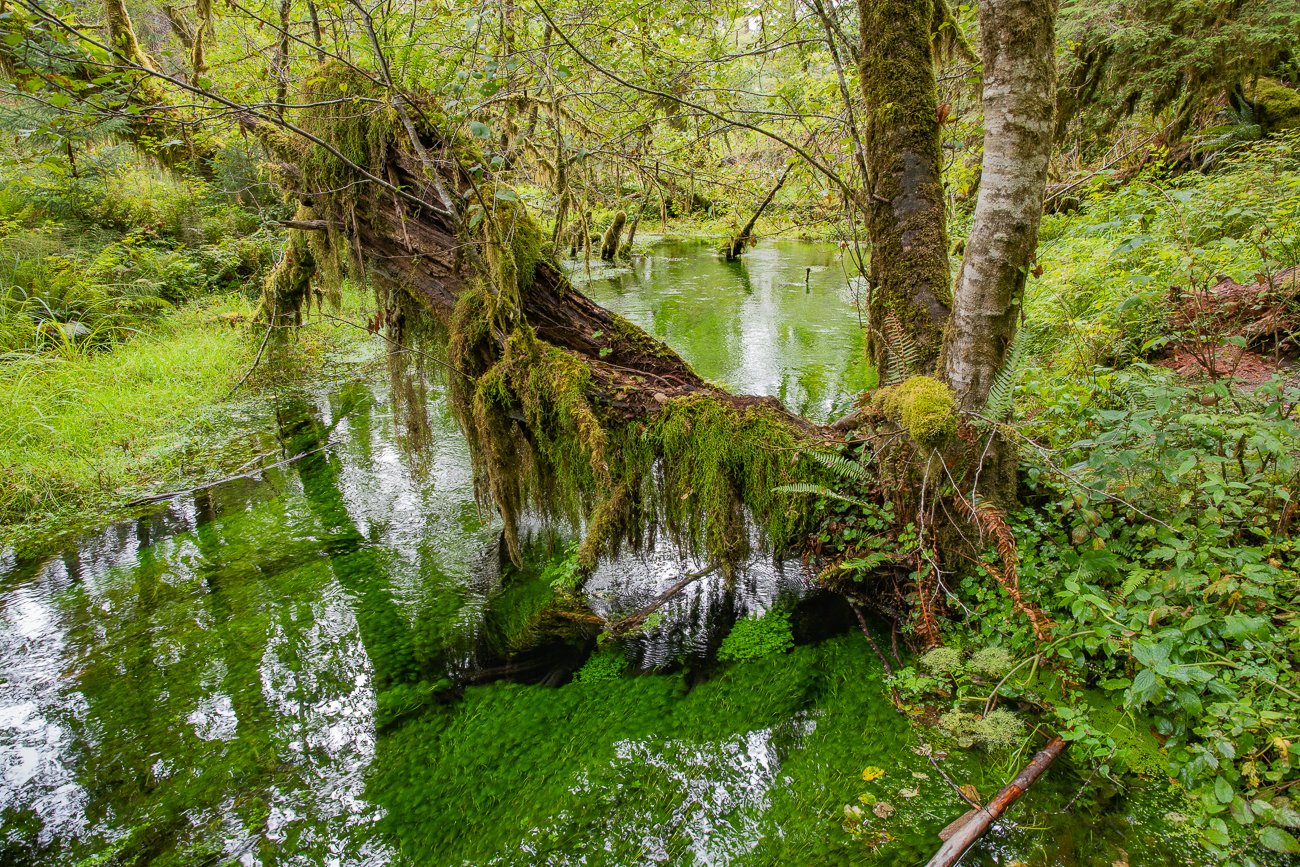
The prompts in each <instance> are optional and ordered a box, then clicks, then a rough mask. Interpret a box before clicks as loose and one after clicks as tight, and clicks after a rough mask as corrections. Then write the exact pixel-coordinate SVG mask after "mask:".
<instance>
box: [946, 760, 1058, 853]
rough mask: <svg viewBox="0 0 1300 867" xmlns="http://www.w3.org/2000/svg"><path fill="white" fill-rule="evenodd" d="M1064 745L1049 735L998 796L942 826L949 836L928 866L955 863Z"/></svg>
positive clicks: (1045, 767) (1021, 793)
mask: <svg viewBox="0 0 1300 867" xmlns="http://www.w3.org/2000/svg"><path fill="white" fill-rule="evenodd" d="M1065 746H1066V743H1065V741H1064V740H1063V739H1062V738H1060V737H1054V738H1052V739H1051V741H1049V742H1048V744H1047V746H1045V747H1043V749H1042V750H1041V751H1039V753H1038V754H1037V755H1036V756H1034V758H1033V759H1032V760H1031V761H1030V762H1029V764H1027V765H1025V766H1024V767H1023V768H1022V769H1021V770H1020V773H1018V774H1016V778H1015V779H1014V780H1012V781H1011V782H1010V784H1008V785H1007V786H1006V787H1005V788H1003V789H1002V791H1000V792H998V794H997V797H995V798H994V799H993V800H991V801H989V802H988V804H987V805H985V806H984V807H981V808H980V809H979V810H972V811H971V813H973V814H974V815H971V813H968V814H967V815H966V816H963V817H962V818H961V819H958V820H957V822H954V823H953V824H952V825H949V826H948V827H947V828H945V829H944V830H945V831H949V830H951V831H952V833H951V836H949V837H948V838H947V840H946V842H945V843H944V844H943V846H942V847H940V849H939V851H938V852H936V853H935V855H934V857H933V858H931V859H930V863H929V864H928V865H927V867H952V865H954V864H956V863H957V861H958V860H959V859H960V858H961V856H962V855H963V854H964V853H965V852H966V850H967V849H969V848H970V847H971V844H973V843H974V842H975V841H976V840H978V839H979V838H980V836H981V835H982V834H983V833H984V832H985V831H987V830H988V827H989V825H992V824H993V823H994V822H995V821H996V820H997V818H998V817H999V816H1001V815H1002V814H1003V813H1005V812H1006V811H1007V808H1008V807H1010V806H1011V805H1012V804H1014V803H1015V802H1016V799H1017V798H1019V797H1020V796H1021V795H1023V794H1024V793H1025V790H1026V789H1028V788H1029V787H1030V786H1031V785H1033V782H1034V780H1036V779H1038V778H1039V777H1040V776H1041V775H1042V773H1043V771H1045V770H1047V767H1048V765H1050V764H1051V763H1052V762H1054V761H1056V758H1057V756H1059V755H1060V754H1061V753H1062V752H1064V751H1065ZM963 820H964V821H963ZM954 826H956V827H954Z"/></svg>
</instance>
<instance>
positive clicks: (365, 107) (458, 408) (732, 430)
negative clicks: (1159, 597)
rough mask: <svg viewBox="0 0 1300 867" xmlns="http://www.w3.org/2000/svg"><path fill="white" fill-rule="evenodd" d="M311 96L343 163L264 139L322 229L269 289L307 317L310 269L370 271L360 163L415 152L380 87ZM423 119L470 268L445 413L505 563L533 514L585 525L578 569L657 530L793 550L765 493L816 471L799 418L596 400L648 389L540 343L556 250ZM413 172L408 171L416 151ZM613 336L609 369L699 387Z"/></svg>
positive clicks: (451, 333)
mask: <svg viewBox="0 0 1300 867" xmlns="http://www.w3.org/2000/svg"><path fill="white" fill-rule="evenodd" d="M301 100H302V101H303V107H302V109H301V110H300V118H299V123H300V124H301V125H302V126H303V127H304V128H306V129H307V130H308V131H310V132H311V133H312V134H314V135H315V136H317V137H319V138H320V139H321V140H323V141H326V142H329V143H330V145H331V147H332V148H333V149H335V150H337V152H338V154H339V155H341V158H340V156H338V155H335V154H334V153H331V151H330V150H329V149H327V148H324V147H321V146H320V145H317V144H314V143H312V144H301V143H299V142H294V141H291V140H287V139H284V138H283V137H281V136H280V135H279V134H278V133H275V132H274V131H266V132H265V133H263V132H261V131H259V135H264V138H265V140H266V142H267V145H268V147H269V148H270V149H271V150H272V152H273V153H275V154H276V155H277V156H278V157H279V158H280V159H281V160H283V164H282V166H281V168H280V169H278V170H279V171H281V172H282V173H284V174H285V178H284V180H285V186H286V188H287V189H292V190H294V191H295V193H296V195H297V196H298V197H299V199H298V200H299V204H300V207H299V210H298V215H297V219H298V220H300V221H312V220H314V221H317V224H318V225H322V226H324V227H326V228H324V229H320V230H316V229H312V230H308V229H302V230H294V231H293V232H291V235H290V240H289V246H288V252H289V254H291V255H286V258H285V262H284V263H282V267H281V268H280V269H277V272H276V274H275V275H273V278H272V280H271V281H270V282H269V283H268V287H267V298H268V299H269V301H270V307H272V308H273V309H275V310H276V311H277V312H276V315H277V316H283V315H286V312H287V311H292V315H294V316H297V315H298V310H299V309H300V306H301V304H302V303H304V301H305V299H306V298H307V297H309V292H310V288H311V276H312V273H313V272H315V271H317V270H319V272H320V274H321V276H322V278H323V281H324V282H325V283H326V284H334V283H336V282H337V281H339V280H341V279H342V278H343V276H345V275H348V276H353V277H359V276H361V275H362V274H363V273H364V268H365V263H364V262H362V261H360V255H361V251H360V250H359V249H358V248H359V247H360V242H359V240H358V238H359V237H360V235H361V233H360V231H359V223H360V225H361V226H364V225H366V222H365V221H367V220H373V219H374V207H373V202H372V201H371V200H370V199H369V198H365V197H367V196H370V195H372V194H373V192H374V190H373V185H372V184H371V183H370V182H368V181H366V179H365V177H364V176H363V175H362V173H361V172H360V171H359V170H358V169H357V168H354V167H353V165H352V164H355V165H357V166H361V167H364V169H365V172H367V173H370V174H373V175H375V176H378V177H391V176H392V168H393V163H394V162H398V161H399V160H398V157H399V151H404V150H405V149H406V148H409V147H410V145H409V137H408V134H407V131H406V128H405V125H404V124H403V122H402V120H401V118H400V117H399V116H398V115H397V113H396V111H395V109H394V108H393V107H392V105H391V103H390V102H389V100H388V96H387V94H386V93H385V91H384V89H383V88H382V87H381V86H379V85H377V84H376V83H374V82H373V81H370V80H368V79H366V78H365V77H363V76H359V75H358V74H357V73H356V72H355V71H354V70H351V69H349V68H347V67H346V66H344V65H342V64H338V63H328V64H325V65H324V66H322V67H321V68H320V69H318V70H317V71H316V72H315V73H313V74H312V75H311V76H310V77H309V80H308V82H307V84H306V85H305V86H304V88H303V91H302V93H301ZM421 123H423V124H425V126H421V127H418V129H417V134H419V135H421V136H427V139H426V146H429V147H432V145H431V144H429V143H436V144H437V145H438V147H439V148H440V150H441V152H442V153H444V154H446V153H449V154H450V155H451V156H452V158H453V159H456V160H459V161H461V162H462V166H463V167H464V170H463V171H462V172H461V173H460V174H459V175H456V174H455V173H454V172H453V173H451V174H450V175H447V176H445V177H444V180H450V181H454V183H455V184H456V191H457V192H458V193H459V194H460V195H461V196H462V199H461V205H460V206H458V207H457V208H456V210H457V211H461V210H462V209H464V212H463V213H462V214H461V219H462V222H460V224H459V227H458V231H459V233H460V234H459V236H458V237H457V242H458V244H459V246H460V248H461V249H463V250H465V251H469V252H466V253H465V254H464V259H462V260H458V264H457V265H456V266H455V267H457V268H462V267H463V268H464V270H460V271H458V272H457V278H458V280H459V281H460V282H459V285H458V286H457V288H456V290H455V292H456V298H457V301H456V304H455V307H454V309H453V311H452V313H451V316H450V322H449V325H448V329H447V335H446V337H447V350H448V362H449V367H450V368H451V369H452V370H453V371H454V372H453V373H452V374H451V375H450V385H449V402H450V405H451V408H452V411H453V413H454V415H455V417H456V419H457V422H458V424H459V425H460V426H461V428H462V429H463V430H464V433H465V436H466V439H467V441H468V444H469V446H470V453H471V456H472V461H473V468H474V473H475V480H476V489H477V492H478V495H479V497H480V499H481V501H490V502H491V503H492V504H493V505H494V506H495V507H496V508H497V510H498V511H499V512H500V514H501V517H502V520H503V522H504V524H505V533H504V535H505V541H506V547H507V549H508V551H509V555H510V558H511V560H512V561H513V562H514V563H515V564H517V565H518V564H521V563H522V559H523V558H522V548H521V544H520V538H519V523H520V520H521V518H522V516H523V512H524V510H525V509H530V510H531V511H533V512H534V513H536V514H538V515H539V516H540V517H542V518H543V519H545V520H549V521H563V522H567V523H568V524H569V525H570V526H572V527H574V528H575V529H576V528H582V527H585V528H586V531H587V532H586V539H585V542H584V544H583V545H582V546H581V549H580V561H581V568H582V571H584V572H589V571H590V570H591V569H592V568H594V566H595V565H596V562H597V560H598V558H599V557H600V556H601V555H602V553H604V552H608V551H614V550H617V548H618V546H619V545H621V544H623V543H624V542H625V541H634V542H635V541H638V540H639V539H640V538H641V537H642V536H643V535H644V534H645V533H647V532H649V531H651V530H652V529H653V528H656V527H659V526H663V527H665V528H667V529H668V530H669V531H670V532H672V533H673V534H675V535H676V536H677V537H678V538H679V539H680V540H681V541H682V542H683V543H685V544H688V545H689V546H690V547H692V548H695V549H697V550H703V551H705V552H707V553H708V554H709V556H711V557H712V558H713V559H714V560H716V561H717V562H718V563H719V564H720V565H722V566H723V567H724V568H726V567H729V566H730V565H731V564H734V563H735V562H736V561H737V560H738V559H739V558H741V557H743V556H744V555H745V553H746V551H747V547H748V543H749V538H750V535H751V534H750V532H749V531H748V530H747V522H748V521H749V520H750V519H751V517H752V518H756V519H758V521H759V522H760V525H761V529H762V531H763V533H764V534H765V535H766V537H767V538H768V539H770V540H771V541H772V542H773V543H774V544H775V545H777V546H780V545H783V544H785V543H786V542H788V541H789V540H790V539H791V537H792V536H793V534H794V532H795V529H796V528H797V527H800V526H801V521H802V520H803V519H802V518H801V517H800V516H801V515H803V514H804V513H805V512H806V510H799V509H795V508H793V507H792V504H791V503H789V502H787V500H786V498H787V496H788V495H784V494H776V493H774V492H773V489H774V488H776V487H778V486H781V485H786V484H791V483H794V482H798V481H809V480H811V479H810V478H809V476H810V475H813V474H815V471H814V470H813V469H812V468H811V467H809V466H808V465H807V463H806V462H804V461H803V460H802V459H800V458H799V457H798V455H799V447H800V446H801V445H802V442H801V441H800V440H799V439H798V437H797V436H796V434H795V433H794V428H793V427H792V426H791V424H790V423H789V420H788V419H787V418H785V417H783V416H782V415H781V414H780V412H779V411H778V410H777V409H774V408H772V407H770V406H767V405H766V404H763V403H762V402H757V401H755V402H738V401H736V400H735V399H732V398H729V397H727V396H725V395H705V394H702V393H688V394H685V395H683V396H677V397H674V398H666V397H665V396H664V395H658V394H657V395H656V398H657V400H656V401H654V402H651V401H648V400H646V398H647V397H648V395H646V394H644V393H643V394H640V395H639V396H638V397H639V400H640V403H639V404H638V405H639V409H638V410H637V411H635V412H632V413H628V412H627V410H626V407H627V406H628V404H627V403H625V402H623V401H622V400H621V399H620V400H618V401H611V403H618V404H620V405H621V406H622V407H623V408H622V409H616V408H614V407H613V406H610V405H608V404H607V403H602V402H601V401H602V398H601V395H607V394H608V393H609V392H610V391H611V390H615V389H626V390H635V389H638V388H641V387H644V385H645V380H644V378H637V377H632V378H631V379H630V380H629V379H628V378H627V377H626V375H625V373H623V372H615V371H622V370H623V368H619V367H617V365H615V364H613V363H612V362H611V364H610V366H609V367H603V366H602V365H601V364H600V362H599V361H597V360H595V359H593V358H591V357H588V356H586V355H582V354H579V353H578V352H576V351H574V350H571V349H568V348H564V347H561V346H557V345H554V344H551V343H548V342H546V341H545V340H542V339H540V338H539V337H538V333H537V332H536V331H535V330H534V328H533V327H532V325H530V324H529V322H528V321H527V319H526V317H525V310H526V309H529V307H528V301H529V293H530V292H531V291H533V287H534V282H535V280H536V278H537V275H538V273H539V269H540V268H541V267H542V265H543V263H544V262H547V261H548V260H549V267H548V269H547V271H546V274H547V277H548V284H547V285H548V287H549V291H551V292H554V293H556V294H559V295H561V296H563V295H565V294H566V292H568V291H571V289H569V288H568V284H567V281H565V280H564V279H563V277H562V276H557V275H560V274H561V272H560V269H559V267H558V265H556V264H555V262H554V261H553V259H552V258H551V254H548V252H547V251H546V248H545V247H546V241H547V238H546V237H545V236H544V234H543V232H542V230H541V228H540V227H539V226H538V224H537V223H536V222H535V221H534V220H533V218H532V217H530V216H529V214H528V212H527V210H526V208H525V207H524V205H523V204H522V203H521V202H520V201H519V200H518V198H517V196H516V195H515V194H514V193H513V192H512V191H510V190H508V188H506V187H504V186H498V185H496V184H495V183H493V182H490V181H486V182H485V181H476V180H475V179H474V176H473V172H472V171H471V170H470V169H469V167H470V166H473V165H476V164H477V165H482V164H483V162H484V161H483V159H482V154H481V153H479V152H478V147H477V145H476V144H475V143H473V142H472V141H469V140H467V139H466V138H465V137H464V136H463V134H460V133H457V132H455V131H453V130H449V129H430V128H429V124H434V125H443V124H445V121H444V120H442V119H440V118H436V119H432V120H428V121H425V120H422V121H421ZM443 159H445V157H443ZM404 161H405V163H406V165H407V166H408V167H409V165H410V163H411V155H410V154H406V156H405V158H404ZM471 161H472V162H471ZM440 164H442V165H444V166H445V165H446V163H445V162H442V163H440ZM406 170H407V171H409V168H408V169H406ZM304 202H306V203H307V204H304ZM620 228H621V227H620ZM442 230H443V231H445V227H442ZM616 234H617V233H616ZM376 270H377V271H379V270H380V269H376ZM607 331H608V334H607V335H606V337H605V340H606V342H607V347H608V348H609V349H610V350H612V351H613V352H614V353H617V354H618V355H617V356H616V357H618V356H621V355H626V356H629V357H632V358H637V359H641V360H644V359H646V358H648V357H649V358H659V359H663V360H664V362H665V365H664V366H665V369H671V370H672V371H673V372H674V376H673V377H668V378H664V379H663V382H664V383H669V382H671V381H674V380H675V381H677V382H679V383H680V382H681V378H680V377H681V376H682V375H687V376H690V375H691V374H690V373H689V367H687V366H686V365H685V363H684V362H682V361H681V359H680V358H679V357H678V356H677V355H676V354H675V353H674V352H673V351H672V350H671V349H670V348H668V347H667V346H665V345H664V344H662V343H660V342H659V341H657V340H655V339H654V338H652V337H650V336H649V335H648V334H646V333H645V332H644V331H642V330H641V329H640V328H637V327H636V326H635V325H633V324H632V323H630V322H628V321H627V320H625V319H622V318H621V317H617V316H613V317H612V318H611V324H610V325H609V326H608V327H607ZM593 370H598V371H599V376H597V375H595V374H593ZM656 373H657V371H653V370H649V371H647V372H646V377H650V376H654V375H656ZM620 377H621V379H620ZM615 380H617V383H615V382H614V381H615ZM612 383H613V384H612ZM670 391H674V390H673V389H670ZM674 393H676V392H675V391H674ZM646 404H649V407H648V408H647V407H646Z"/></svg>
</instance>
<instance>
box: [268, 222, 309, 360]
mask: <svg viewBox="0 0 1300 867" xmlns="http://www.w3.org/2000/svg"><path fill="white" fill-rule="evenodd" d="M304 235H305V233H304V232H300V231H297V230H296V229H294V230H290V231H289V236H288V238H287V240H286V242H285V246H284V256H283V257H282V258H281V259H280V262H279V264H278V265H276V266H275V268H274V269H273V270H272V271H271V273H270V274H268V275H266V279H265V281H264V282H263V283H262V302H261V307H260V310H259V312H258V318H260V319H262V320H264V321H266V322H274V323H275V324H276V325H277V326H296V325H301V324H302V307H303V304H304V302H305V299H306V298H307V297H308V295H309V294H310V292H311V278H312V275H314V274H315V273H316V259H315V257H314V256H313V255H312V250H311V246H310V245H309V244H308V243H307V239H306V238H305V237H303V236H304ZM279 333H280V334H281V335H283V334H285V333H286V332H284V331H281V332H279Z"/></svg>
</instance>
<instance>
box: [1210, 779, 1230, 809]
mask: <svg viewBox="0 0 1300 867" xmlns="http://www.w3.org/2000/svg"><path fill="white" fill-rule="evenodd" d="M1214 797H1215V798H1216V799H1218V801H1219V803H1220V804H1231V803H1232V786H1231V785H1229V783H1228V781H1227V780H1225V779H1224V778H1223V777H1215V778H1214Z"/></svg>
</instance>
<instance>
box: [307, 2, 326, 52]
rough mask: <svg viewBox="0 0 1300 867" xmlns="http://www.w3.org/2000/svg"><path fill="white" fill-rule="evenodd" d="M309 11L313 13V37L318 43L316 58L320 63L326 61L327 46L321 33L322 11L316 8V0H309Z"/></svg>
mask: <svg viewBox="0 0 1300 867" xmlns="http://www.w3.org/2000/svg"><path fill="white" fill-rule="evenodd" d="M307 11H308V12H309V13H310V14H311V38H312V42H314V43H315V44H316V60H317V62H319V63H324V62H325V48H324V47H323V46H324V43H323V41H322V40H321V34H320V12H319V11H317V9H316V3H315V2H314V0H307Z"/></svg>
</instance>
